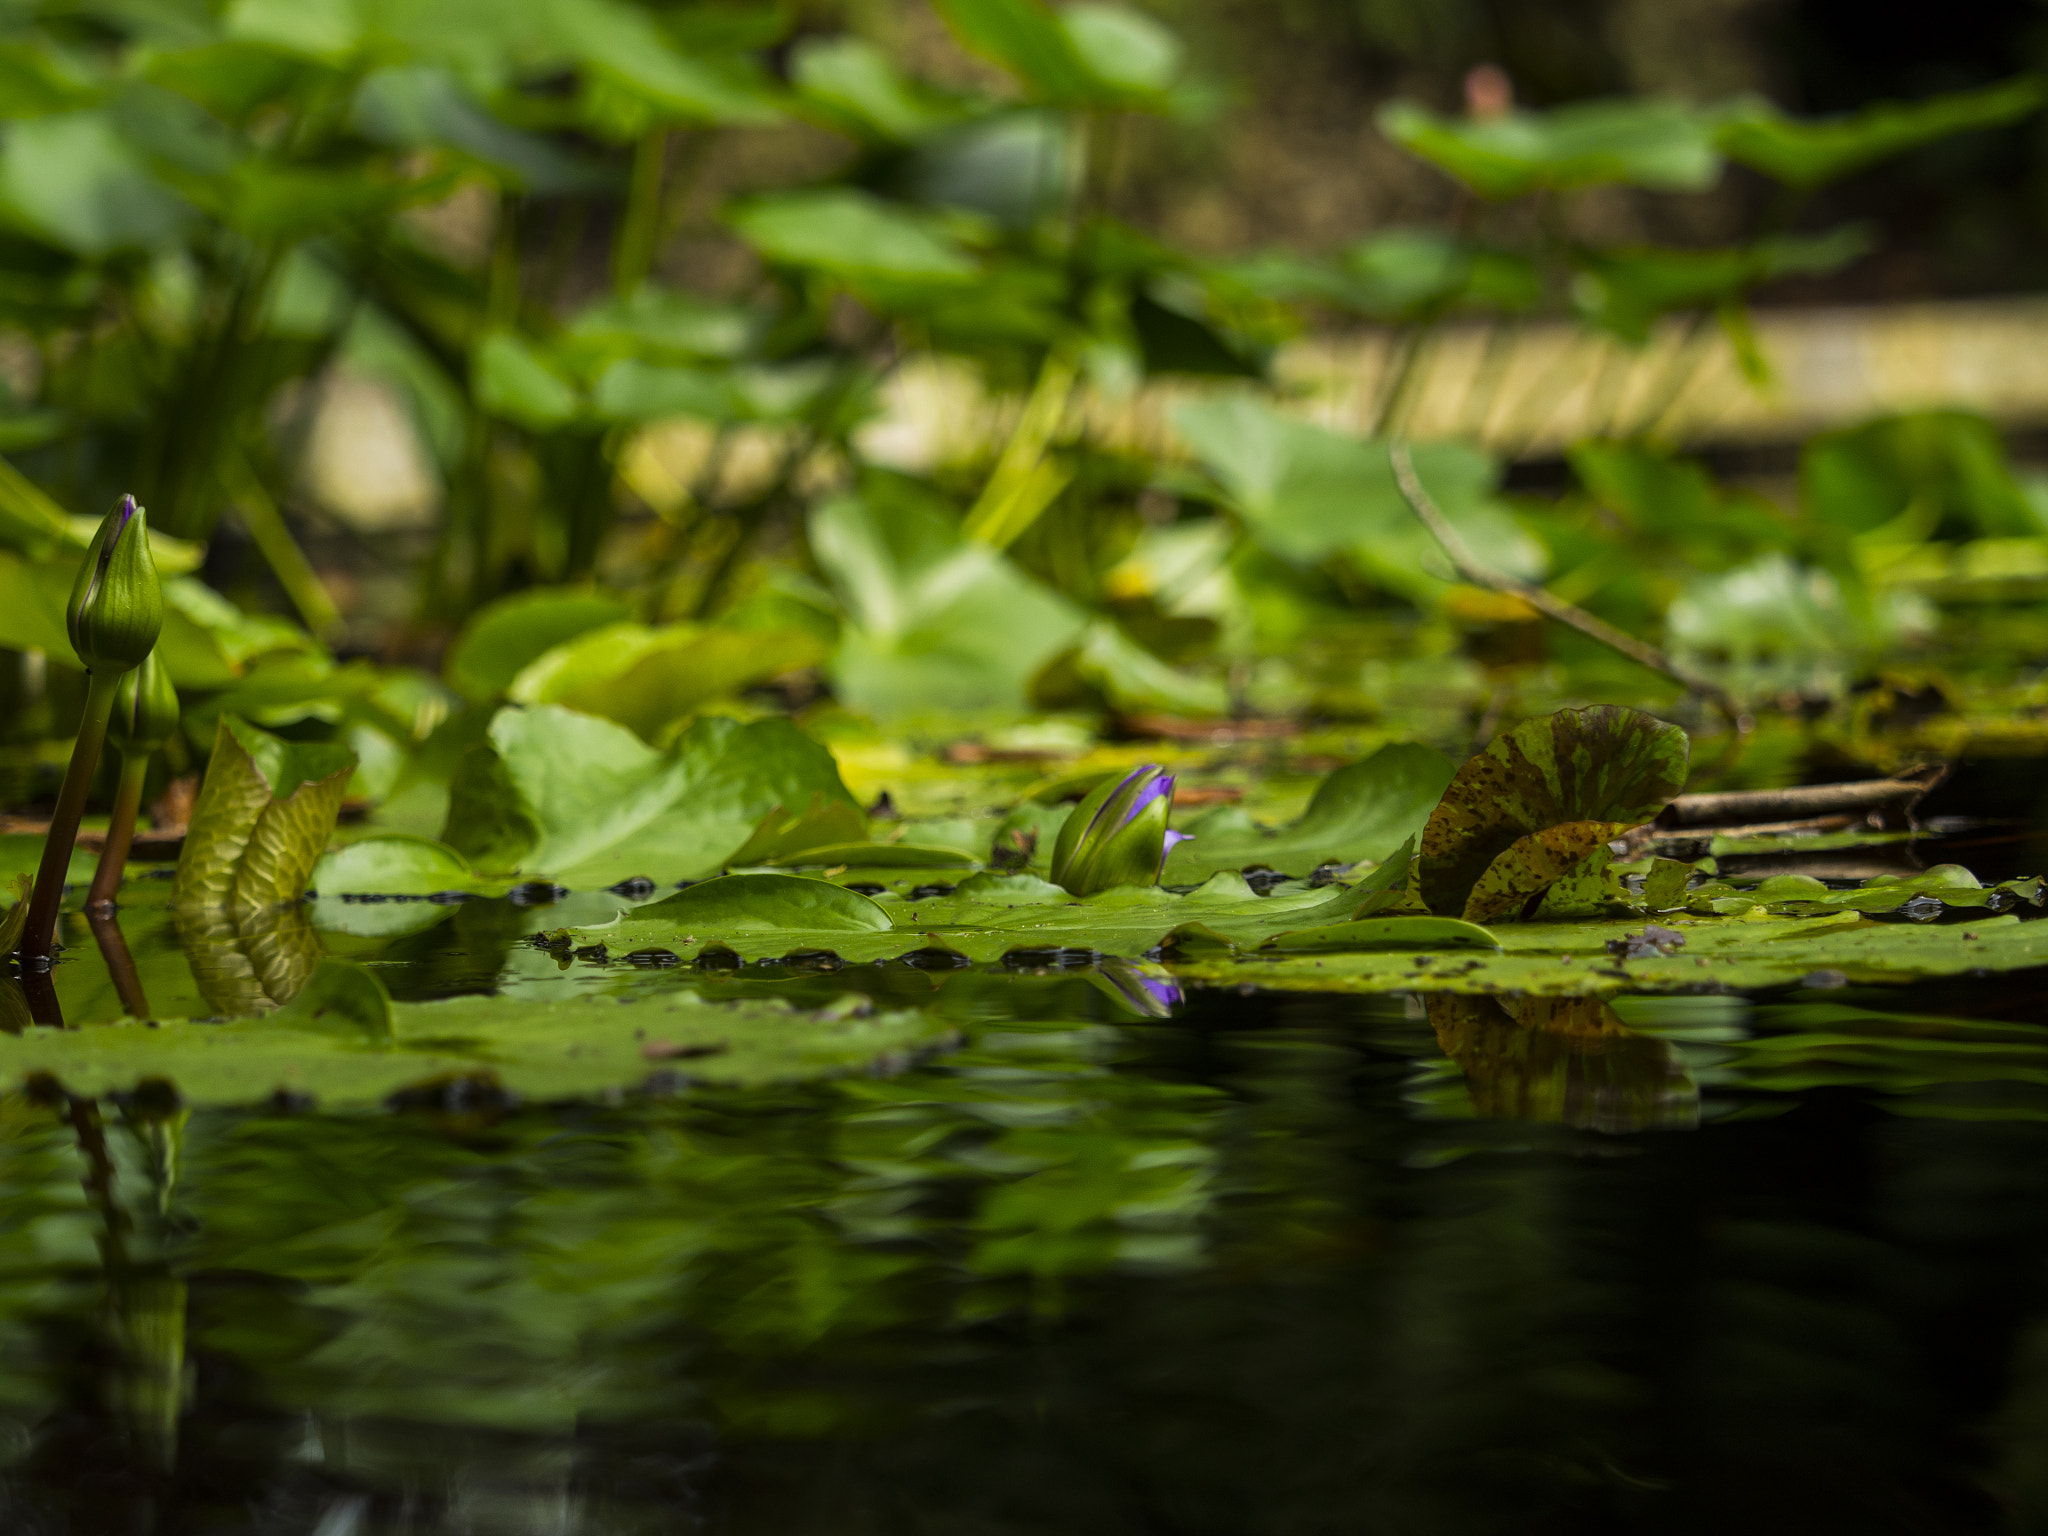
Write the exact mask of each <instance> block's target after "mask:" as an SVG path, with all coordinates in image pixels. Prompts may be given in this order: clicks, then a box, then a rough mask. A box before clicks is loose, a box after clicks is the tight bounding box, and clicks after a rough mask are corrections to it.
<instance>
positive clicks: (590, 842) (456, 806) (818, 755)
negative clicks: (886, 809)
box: [442, 704, 864, 889]
mask: <svg viewBox="0 0 2048 1536" xmlns="http://www.w3.org/2000/svg"><path fill="white" fill-rule="evenodd" d="M813 796H816V797H818V799H819V801H820V803H821V805H824V806H828V807H829V806H834V805H840V806H846V807H849V808H851V809H852V810H854V811H855V812H856V813H857V812H858V809H859V802H857V801H855V800H854V798H853V797H852V795H851V794H849V793H848V791H847V789H846V786H845V785H844V784H843V783H842V782H841V781H840V778H839V771H838V767H837V765H836V764H834V762H833V761H832V755H831V753H829V752H827V751H826V750H825V749H824V748H823V747H821V746H819V745H818V744H817V743H816V742H814V741H812V740H811V739H810V738H809V737H807V736H805V735H804V734H803V733H802V732H801V731H799V730H798V729H797V728H796V727H795V726H794V725H792V724H790V722H788V721H787V720H781V719H767V720H756V721H752V722H749V723H747V724H745V725H742V724H740V723H739V722H738V721H735V720H729V719H719V718H713V719H702V720H699V721H698V722H697V723H696V724H695V725H694V726H692V727H691V728H690V729H689V730H688V731H687V732H685V733H684V734H683V736H682V737H681V738H680V740H679V741H678V743H677V745H676V746H675V747H674V748H673V749H672V750H668V751H663V750H660V749H657V748H654V747H650V746H648V745H647V744H646V743H644V742H643V741H641V740H640V739H639V738H638V737H637V736H635V735H634V734H633V733H632V732H630V731H628V730H627V729H625V728H624V727H623V726H620V725H618V724H615V723H614V722H612V721H610V720H604V719H600V718H598V717H597V716H594V715H584V714H579V713H577V712H575V711H573V710H568V709H563V708H561V707H560V706H558V705H552V704H543V705H538V706H536V707H534V708H532V709H522V708H518V707H512V708H507V709H503V710H500V711H499V712H498V713H497V715H496V716H495V717H493V719H492V722H491V727H490V733H489V745H488V746H480V747H477V748H473V749H472V750H471V752H470V753H469V754H468V755H467V756H465V758H464V760H463V764H462V767H461V769H460V770H459V771H458V773H457V775H456V778H455V780H454V782H453V783H451V785H450V799H449V815H448V824H447V826H446V827H445V828H444V829H443V831H442V841H443V842H445V843H447V844H448V845H449V846H450V847H451V848H453V849H455V850H456V851H457V852H458V853H460V854H461V855H462V856H463V857H464V858H466V859H468V860H469V862H470V863H471V865H472V866H473V867H474V868H477V869H479V870H485V871H489V872H492V873H498V872H510V871H511V870H513V869H517V870H518V871H520V872H521V873H523V874H525V875H527V876H530V877H539V876H545V877H548V878H552V879H556V880H560V881H562V882H563V883H565V884H567V885H569V886H571V887H574V888H576V889H588V888H590V887H595V886H606V885H612V884H615V883H616V882H618V881H620V880H624V879H629V878H631V877H633V876H636V875H644V876H647V877H649V878H652V879H657V880H675V879H681V878H689V877H694V876H699V875H704V874H707V873H710V872H711V871H713V870H716V869H718V868H720V867H721V866H722V865H724V864H725V863H727V862H728V861H729V860H730V858H731V856H732V854H733V852H734V851H735V850H737V849H739V848H741V847H742V846H744V845H745V844H746V842H747V840H748V839H749V837H750V836H752V834H753V832H754V830H755V828H756V827H757V826H758V825H759V824H760V822H761V820H762V818H763V817H765V816H766V815H768V814H769V813H770V812H771V811H773V810H774V809H775V808H776V807H778V806H787V805H803V806H807V805H809V804H810V803H811V800H812V797H813ZM863 825H864V823H863Z"/></svg>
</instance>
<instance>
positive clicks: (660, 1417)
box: [0, 846, 2048, 1536]
mask: <svg viewBox="0 0 2048 1536" xmlns="http://www.w3.org/2000/svg"><path fill="white" fill-rule="evenodd" d="M2012 856H2013V855H2012V851H2011V850H2010V849H2009V848H2005V847H2002V846H2001V847H1999V848H1996V849H1994V850H1993V851H1992V852H1991V853H1990V854H1988V855H1987V857H1995V858H1997V859H2001V860H2009V859H2010V858H2011V857H2012ZM133 889H134V890H135V892H136V895H135V897H134V899H133V900H132V901H131V902H130V905H129V907H128V908H127V910H126V912H125V913H124V928H125V931H126V937H127V941H128V944H129V947H130V949H131V951H132V952H133V954H134V958H135V962H136V965H135V968H136V982H137V984H139V985H140V986H142V987H143V988H144V989H146V990H147V991H148V992H149V994H150V999H151V1002H152V1004H153V1005H154V1007H155V1008H156V1009H157V1010H158V1011H159V1012H160V1013H162V1014H163V1015H166V1016H171V1015H175V1014H180V1013H186V1014H200V1013H205V1012H208V1011H217V1010H218V1007H219V1005H218V1003H217V1001H215V1002H213V1003H210V1002H209V999H216V1000H217V998H218V997H219V995H220V991H221V989H222V988H223V987H231V986H232V985H233V984H236V982H235V978H234V977H226V978H225V979H224V977H223V975H222V974H221V973H220V972H219V970H218V968H215V969H213V970H211V971H210V970H209V969H208V967H207V966H206V965H205V964H199V965H195V964H194V963H192V962H190V961H188V960H187V958H186V956H185V954H184V953H183V952H181V951H180V949H179V948H178V946H177V943H176V936H175V935H174V933H173V932H172V929H171V925H170V923H169V920H168V914H167V912H166V911H165V910H164V908H163V905H162V896H161V887H158V889H157V890H156V891H155V892H153V891H152V889H151V882H147V881H144V882H138V883H137V885H136V886H135V887H133ZM582 899H583V898H581V897H572V898H571V899H570V901H569V902H567V903H563V904H561V905H559V906H556V907H553V908H549V909H547V910H546V911H545V912H544V913H536V911H535V910H534V909H531V908H522V907H519V906H515V905H514V904H512V903H510V902H505V901H497V902H481V901H479V902H470V903H465V904H462V905H460V906H457V907H454V908H453V909H452V910H446V911H436V912H429V911H427V910H426V908H425V907H424V906H422V905H417V904H416V905H413V906H403V905H398V906H385V907H371V908H367V909H365V910H364V911H362V912H358V913H354V914H348V913H341V912H338V911H335V910H325V907H326V904H325V903H323V904H322V907H323V910H322V911H321V912H320V913H318V914H316V918H317V920H318V921H321V922H323V923H327V924H329V925H330V931H329V932H327V934H326V935H325V942H326V943H327V945H328V947H329V948H330V949H332V950H336V951H339V952H343V953H348V954H352V955H355V956H357V957H358V958H365V959H368V960H370V961H371V962H373V963H374V964H376V965H377V966H378V968H379V970H380V973H381V974H382V975H383V976H384V979H385V980H386V982H387V984H388V985H389V986H390V988H391V990H392V992H393V993H394V995H395V996H399V997H401V998H404V997H415V998H418V997H431V996H440V995H448V994H453V993H461V992H470V991H477V990H481V989H486V988H491V987H497V988H500V989H503V990H506V991H509V992H512V993H514V994H515V995H529V994H534V993H538V992H545V991H547V990H548V989H586V990H587V989H600V990H610V991H618V992H632V991H637V990H647V989H663V988H683V989H695V990H698V991H700V992H703V993H705V994H707V995H710V996H717V997H759V996H763V995H779V996H784V997H788V998H790V999H791V1000H793V1001H796V1002H798V1003H801V1004H806V1005H810V1004H817V1003H822V1002H825V1001H827V1000H829V999H832V998H834V997H838V996H841V995H843V994H845V993H847V992H849V991H853V992H863V993H866V994H869V995H870V996H871V997H872V998H874V999H875V1001H876V1002H877V1003H878V1004H881V1005H886V1006H887V1007H890V1008H903V1007H911V1006H915V1007H920V1008H927V1009H931V1010H934V1011H936V1012H937V1013H938V1014H939V1016H941V1017H942V1018H944V1019H945V1020H947V1021H948V1022H949V1023H950V1024H951V1026H952V1027H953V1029H954V1030H955V1031H956V1038H957V1045H956V1046H955V1047H954V1048H951V1049H944V1050H939V1051H936V1052H933V1053H931V1054H928V1055H926V1056H924V1057H922V1058H921V1059H916V1060H905V1059H902V1058H900V1057H897V1058H892V1059H890V1060H888V1061H886V1062H884V1063H882V1064H881V1069H880V1070H877V1071H875V1072H871V1073H864V1074H855V1075H848V1076H841V1077H836V1078H830V1079H826V1080H823V1081H817V1082H810V1083H804V1084H799V1085H795V1086H781V1087H774V1088H754V1089H744V1090H743V1089H733V1088H718V1087H712V1086H706V1085H702V1084H693V1083H692V1082H691V1081H690V1078H689V1070H688V1068H689V1063H688V1061H687V1060H684V1061H678V1062H676V1063H674V1064H673V1065H674V1067H675V1068H676V1070H675V1071H674V1072H672V1073H667V1074H661V1075H658V1076H657V1078H656V1081H655V1091H651V1092H639V1093H633V1094H627V1095H621V1096H618V1097H616V1098H615V1099H614V1100H612V1101H609V1102H594V1103H580V1104H571V1105H546V1104H541V1103H534V1102H528V1103H524V1104H520V1103H511V1102H507V1101H505V1100H503V1099H502V1098H499V1097H494V1096H493V1095H491V1094H489V1093H488V1092H481V1091H474V1090H461V1091H458V1090H455V1089H451V1090H449V1091H447V1092H444V1093H441V1094H438V1095H419V1096H415V1097H414V1098H413V1099H412V1100H409V1101H407V1102H405V1103H404V1104H402V1105H400V1106H398V1107H394V1108H390V1109H386V1110H383V1111H379V1112H374V1113H360V1114H339V1113H334V1114H330V1113H323V1112H321V1111H320V1110H319V1109H318V1108H317V1106H313V1107H308V1106H305V1105H303V1104H297V1103H293V1102H290V1101H280V1102H278V1103H275V1104H272V1105H270V1106H267V1107H266V1108H264V1109H262V1110H261V1111H237V1112H227V1111H219V1110H204V1111H194V1112H191V1113H189V1114H183V1113H173V1112H167V1111H166V1110H165V1109H164V1107H163V1106H159V1105H152V1104H150V1103H147V1102H130V1103H128V1104H127V1105H125V1106H117V1105H114V1104H106V1105H104V1106H102V1108H101V1109H100V1110H91V1109H88V1108H86V1107H85V1106H84V1105H83V1104H79V1103H74V1104H72V1105H70V1106H68V1107H67V1106H64V1105H56V1106H52V1105H50V1104H39V1103H36V1102H32V1101H31V1100H30V1099H29V1098H28V1097H25V1096H23V1095H18V1094H17V1095H15V1096H13V1097H10V1098H7V1099H5V1100H0V1530H4V1531H6V1532H9V1533H20V1536H43V1533H50V1536H57V1533H63V1536H98V1533H102V1532H107V1533H112V1532H120V1533H131V1532H132V1533H157V1532H166V1533H169V1532H176V1533H205V1536H214V1533H241V1532H248V1533H252V1536H253V1533H272V1532H276V1533H287V1532H290V1533H297V1532H305V1533H313V1536H373V1533H374V1536H383V1533H401V1532H403V1533H428V1532H434V1533H442V1532H447V1533H457V1532H460V1533H478V1536H482V1533H507V1536H511V1533H522V1536H523V1533H536V1536H538V1533H578V1536H582V1533H589V1536H598V1533H604V1536H611V1533H620V1536H625V1533H634V1536H638V1533H642V1532H646V1533H653V1532H677V1531H684V1532H689V1531H702V1532H707V1533H736V1536H737V1533H748V1536H751V1533H755V1532H760V1533H767V1532H775V1533H778V1536H797V1533H806V1532H816V1533H819V1536H825V1533H830V1536H857V1533H869V1532H872V1533H876V1536H880V1533H884V1532H888V1533H899V1532H933V1533H938V1532H945V1533H956V1532H957V1533H976V1536H1003V1533H1011V1532H1015V1533H1019V1536H1021V1533H1027V1532H1029V1533H1034V1536H1035V1533H1040V1532H1045V1531H1052V1530H1059V1531H1069V1532H1103V1533H1126V1532H1130V1533H1138V1532H1144V1533H1164V1532H1171V1533H1187V1536H1209V1533H1215V1536H1259V1533H1274V1536H1281V1533H1285V1536H1315V1533H1322V1532H1330V1533H1337V1532H1347V1533H1348V1532H1357V1531H1368V1530H1369V1531H1388V1532H1407V1531H1413V1532H1430V1533H1434V1532H1448V1531H1456V1532H1465V1531H1474V1532H1491V1531H1501V1532H1532V1531H1535V1532H1542V1531H1552V1530H1556V1531H1573V1532H1583V1531H1601V1530H1616V1531H1620V1530H1643V1531H1660V1532H1661V1531H1686V1530H1693V1529H1699V1530H1727V1529H1729V1528H1739V1529H1743V1530H1746V1531H1766V1532H1773V1531H1780V1530H1783V1531H1794V1530H1797V1531H1801V1532H1814V1531H1832V1530H1845V1531H1846V1530H1852V1529H1853V1530H1857V1531H1865V1532H1867V1531H1890V1530H1898V1531H1914V1532H1946V1531H1979V1530H1996V1529H2007V1528H2014V1529H2028V1528H2034V1527H2035V1526H2038V1525H2040V1524H2042V1523H2043V1522H2044V1521H2048V1285H2044V1281H2048V1001H2044V993H2043V990H2042V986H2041V981H2042V978H2041V977H2040V976H2039V975H2038V974H2022V975H2018V976H2010V975H2008V976H2004V977H1998V978H1981V979H1976V980H1970V979H1965V980H1962V981H1947V982H1943V983H1940V984H1938V985H1928V986H1922V987H1916V988H1903V989H1896V988H1895V989H1858V988H1854V987H1835V988H1830V989H1820V990H1812V989H1798V988H1795V989H1791V990H1780V991H1777V992H1774V993H1771V994H1769V995H1767V996H1760V997H1756V998H1742V997H1733V996H1685V997H1664V998H1623V999H1619V1000H1617V1001H1616V1002H1615V1004H1614V1006H1613V1011H1612V1014H1611V1015H1604V1014H1603V1015H1601V1017H1602V1018H1604V1019H1605V1020H1606V1021H1607V1022H1606V1026H1605V1027H1604V1028H1602V1029H1596V1030H1593V1031H1592V1032H1590V1033H1589V1032H1586V1031H1583V1030H1582V1031H1580V1032H1579V1033H1576V1034H1573V1033H1569V1032H1564V1033H1553V1034H1543V1033H1542V1032H1540V1031H1539V1032H1535V1033H1532V1032H1531V1031H1528V1030H1526V1029H1516V1028H1514V1027H1513V1026H1512V1025H1510V1024H1509V1023H1507V1021H1506V1016H1505V1015H1504V1014H1500V1013H1499V1012H1497V1011H1496V1012H1494V1013H1491V1014H1489V1013H1488V1012H1487V1011H1486V1010H1488V1009H1492V1008H1494V1007H1495V1005H1494V1004H1493V1003H1492V1002H1491V1001H1490V1000H1485V999H1481V1000H1477V1001H1476V1002H1475V1001H1474V1000H1471V999H1453V998H1446V997H1431V996H1427V995H1422V994H1416V993H1398V994H1391V995H1385V996H1362V997H1358V996H1353V997H1338V996H1318V995H1302V994H1289V995H1280V994H1274V993H1267V992H1261V991H1257V990H1250V989H1228V990H1223V989H1216V990H1190V991H1188V992H1187V994H1186V995H1185V996H1184V997H1182V998H1180V999H1179V1000H1178V1001H1174V1000H1173V999H1172V998H1171V997H1170V996H1168V995H1162V994H1161V993H1160V992H1158V991H1156V990H1155V991H1152V992H1146V991H1144V990H1143V989H1142V988H1140V989H1133V988H1132V987H1131V985H1130V984H1129V981H1128V978H1123V979H1122V981H1121V982H1120V980H1119V977H1118V975H1117V974H1116V973H1115V971H1114V968H1112V969H1111V971H1110V972H1107V973H1105V972H1104V971H1102V970H1100V969H1077V970H1073V971H1059V970H1050V969H1049V970H1048V971H1047V972H1046V973H1044V974H1033V973H1023V974H1019V973H1016V972H1013V971H1005V970H1003V969H1002V968H1000V967H991V966H972V967H962V968H959V969H949V970H925V969H920V968H918V967H916V966H913V965H908V964H904V963H901V962H891V963H889V964H886V965H874V966H848V967H846V968H844V969H841V970H837V971H812V970H805V969H803V968H800V967H796V968H793V967H789V966H783V965H767V966H759V965H754V966H747V967H744V968H742V969H740V970H738V971H719V970H705V969H699V968H697V967H695V966H690V965H683V966H679V967H675V968H669V969H661V970H650V969H643V968H638V967H633V966H627V965H622V964H612V965H609V966H603V967H599V966H593V965H586V964H581V963H576V962H573V961H571V960H569V959H568V958H567V957H562V956H558V955H557V954H555V953H551V952H549V951H546V950H543V949H539V948H536V947H534V946H532V945H530V944H527V943H525V942H523V936H524V935H527V934H530V933H532V932H533V931H534V930H535V929H536V928H538V927H543V926H555V925H558V924H561V923H563V922H565V921H570V922H573V921H575V920H576V918H577V911H576V909H575V906H574V904H575V903H576V902H578V901H580V900H582ZM543 919H544V920H543ZM68 921H69V922H70V927H69V928H68V929H67V933H68V937H69V942H70V943H71V944H72V945H73V948H72V949H71V950H70V951H69V955H68V957H67V960H66V962H65V964H63V965H61V966H60V967H59V968H58V971H57V977H56V979H57V987H56V992H57V995H58V999H59V1002H60V1004H61V1006H62V1007H63V1008H64V1009H65V1012H66V1015H67V1017H68V1018H69V1019H70V1020H71V1021H72V1022H74V1023H88V1024H89V1023H91V1022H93V1021H94V1020H95V1019H98V1018H110V1017H113V1016H115V1015H117V1014H118V1013H119V1012H120V1008H119V1004H118V1000H117V997H116V988H115V986H114V983H113V981H112V979H111V978H110V977H109V975H108V972H107V969H106V966H105V963H104V962H103V960H102V959H101V957H100V955H99V953H98V951H97V950H96V949H95V948H94V946H93V944H92V941H91V938H90V936H89V935H88V934H87V932H86V930H85V929H84V927H83V926H82V924H80V923H78V922H77V921H76V920H75V919H72V920H68ZM430 921H431V926H426V927H423V928H421V929H420V931H418V932H413V933H401V932H398V931H396V930H399V929H402V928H405V927H407V926H408V925H416V924H424V923H428V922H430ZM341 923H349V924H350V925H352V926H354V927H355V928H356V929H357V930H358V931H357V932H356V933H354V934H353V935H351V934H348V933H345V932H341V931H338V929H335V928H334V927H333V925H335V924H341ZM380 924H381V925H383V928H384V931H383V932H382V933H381V934H380V933H377V932H373V931H371V930H373V929H376V928H377V927H378V926H379V925H380ZM243 980H244V981H246V978H243ZM1582 1022H1583V1021H1582ZM1447 1048H1448V1049H1447Z"/></svg>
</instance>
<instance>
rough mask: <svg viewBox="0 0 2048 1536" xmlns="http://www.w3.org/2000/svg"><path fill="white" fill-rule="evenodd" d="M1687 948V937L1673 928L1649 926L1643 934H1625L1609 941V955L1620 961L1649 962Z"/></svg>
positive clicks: (1651, 924)
mask: <svg viewBox="0 0 2048 1536" xmlns="http://www.w3.org/2000/svg"><path fill="white" fill-rule="evenodd" d="M1684 947H1685V935H1684V934H1682V933H1680V932H1678V931H1677V930H1676V929H1673V928H1660V927H1658V926H1657V925H1656V924H1655V923H1650V924H1647V925H1646V926H1645V927H1644V929H1643V931H1642V932H1641V933H1625V934H1623V935H1622V936H1621V937H1620V938H1618V939H1609V940H1608V941H1607V953H1609V954H1610V955H1613V956H1614V957H1615V958H1616V959H1620V960H1648V959H1651V958H1653V957H1655V956H1658V955H1674V954H1676V953H1678V951H1679V950H1681V949H1683V948H1684Z"/></svg>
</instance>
